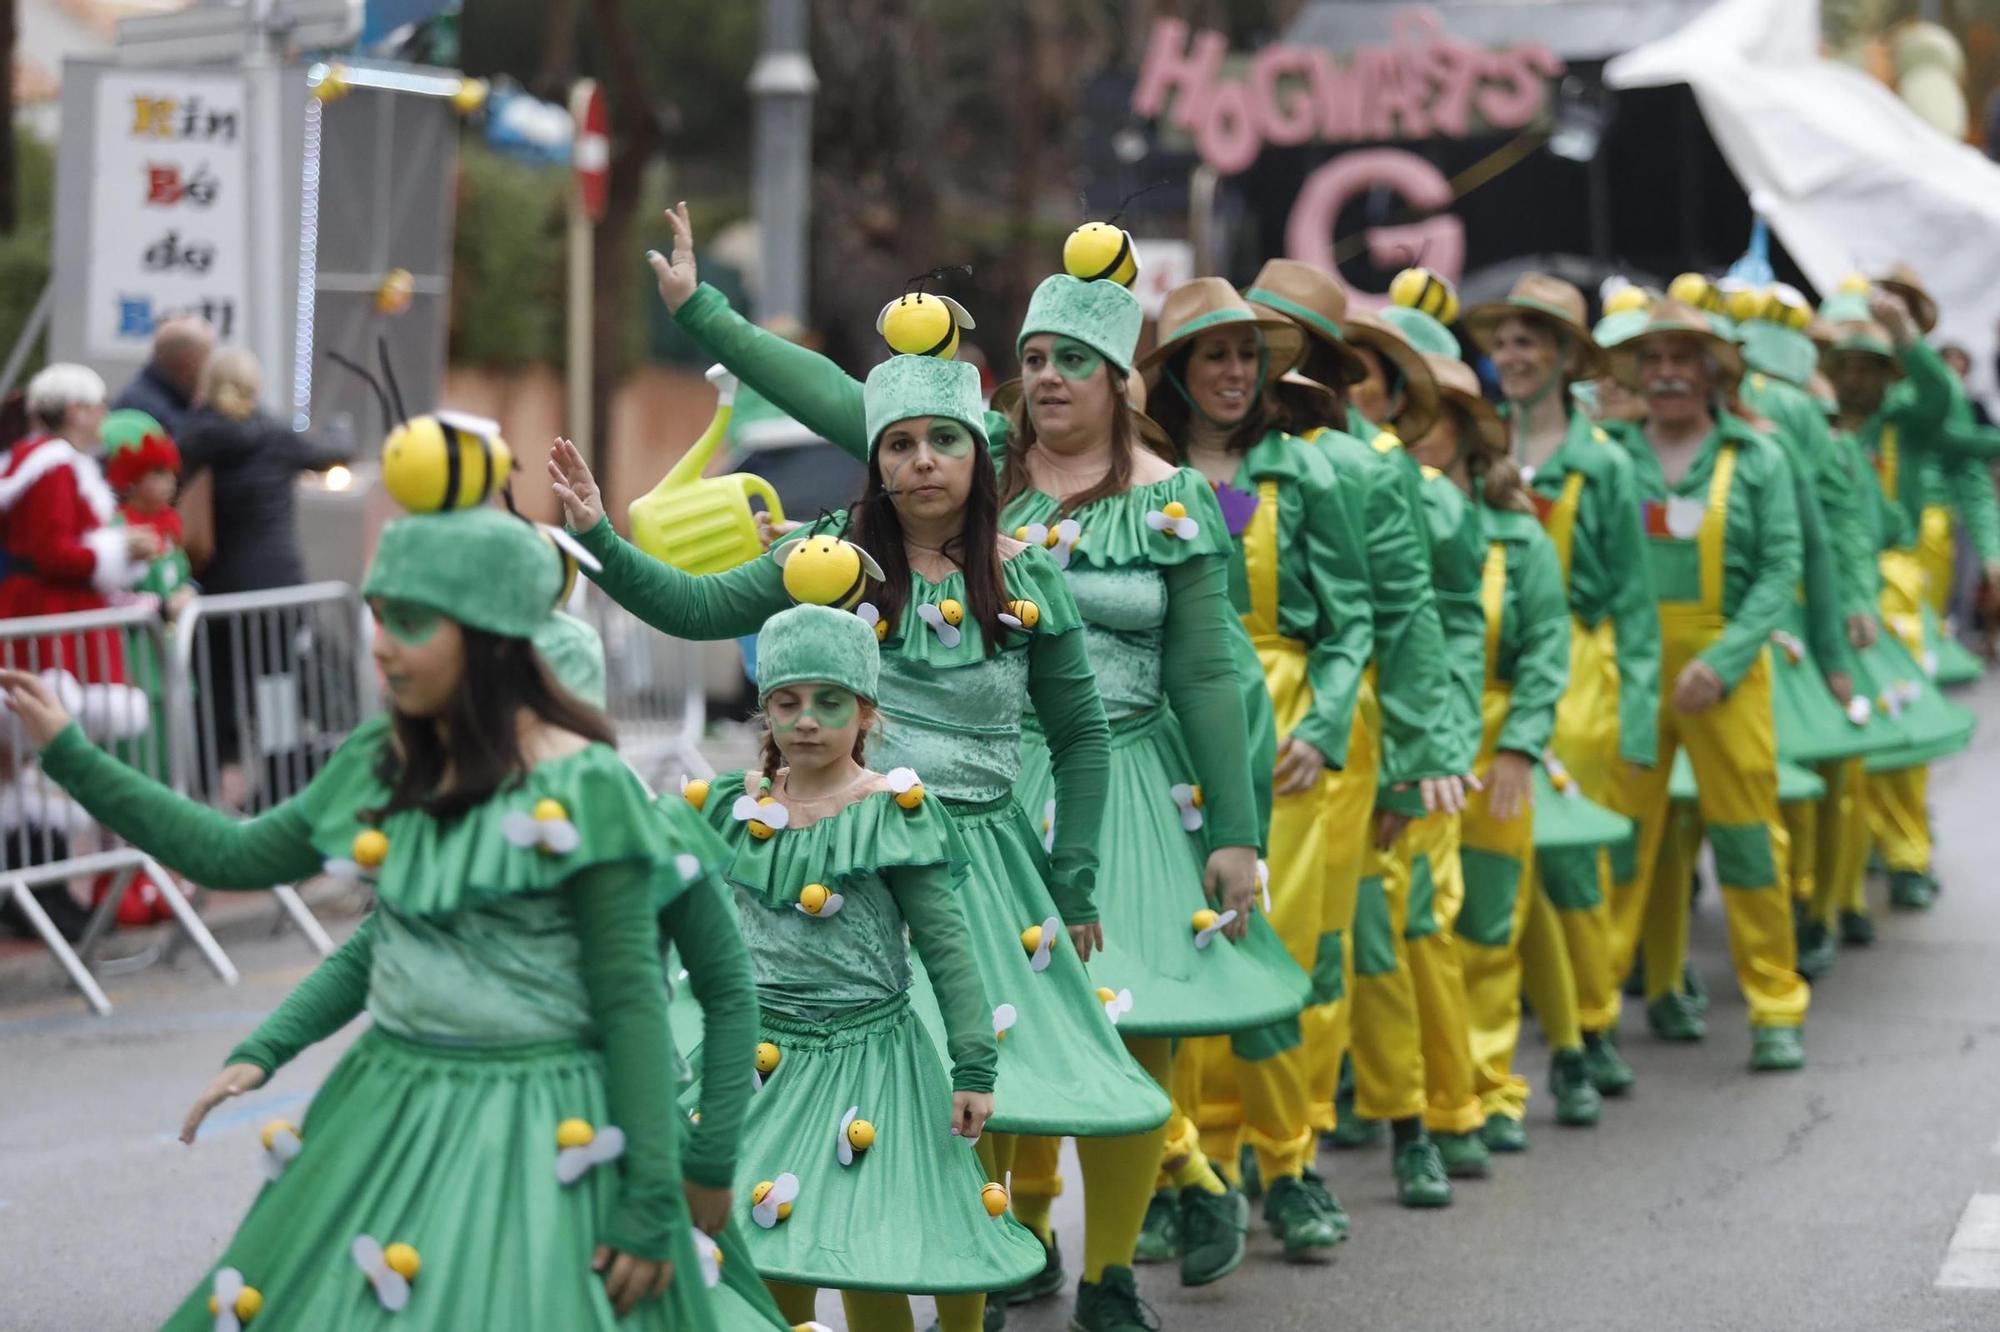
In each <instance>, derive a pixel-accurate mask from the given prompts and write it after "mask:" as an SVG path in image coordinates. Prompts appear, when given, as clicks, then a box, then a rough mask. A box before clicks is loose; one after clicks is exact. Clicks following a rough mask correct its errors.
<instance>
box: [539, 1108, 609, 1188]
mask: <svg viewBox="0 0 2000 1332" xmlns="http://www.w3.org/2000/svg"><path fill="white" fill-rule="evenodd" d="M624 1154H625V1131H624V1130H623V1129H621V1128H618V1127H617V1126H615V1125H612V1124H606V1125H605V1126H604V1127H603V1128H601V1129H600V1128H593V1127H592V1126H591V1123H590V1121H589V1120H587V1119H565V1120H564V1121H563V1122H562V1123H560V1124H558V1125H556V1182H557V1183H558V1184H561V1185H562V1186H563V1187H564V1188H568V1187H569V1186H570V1185H572V1184H574V1183H576V1182H577V1181H578V1180H580V1179H582V1178H583V1177H584V1176H585V1175H586V1174H588V1173H589V1172H590V1170H591V1169H592V1167H594V1166H600V1165H604V1164H605V1163H606V1162H610V1161H616V1160H617V1159H618V1158H619V1157H620V1156H623V1155H624Z"/></svg>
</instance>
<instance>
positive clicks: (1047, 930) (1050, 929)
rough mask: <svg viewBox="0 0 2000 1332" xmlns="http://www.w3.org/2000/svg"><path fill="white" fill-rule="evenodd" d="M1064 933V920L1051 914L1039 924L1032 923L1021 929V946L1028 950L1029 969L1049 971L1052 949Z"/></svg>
mask: <svg viewBox="0 0 2000 1332" xmlns="http://www.w3.org/2000/svg"><path fill="white" fill-rule="evenodd" d="M1061 933H1062V921H1061V920H1060V919H1058V918H1057V917H1055V916H1050V917H1048V918H1047V919H1046V920H1044V921H1043V922H1042V923H1041V924H1039V925H1030V926H1029V927H1028V928H1027V929H1025V930H1022V931H1021V947H1022V948H1024V949H1026V950H1027V952H1028V969H1029V970H1031V971H1047V970H1048V969H1049V958H1050V955H1051V950H1053V949H1054V948H1055V946H1056V939H1057V938H1058V937H1059V936H1060V935H1061Z"/></svg>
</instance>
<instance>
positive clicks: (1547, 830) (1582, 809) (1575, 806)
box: [1535, 763, 1632, 851]
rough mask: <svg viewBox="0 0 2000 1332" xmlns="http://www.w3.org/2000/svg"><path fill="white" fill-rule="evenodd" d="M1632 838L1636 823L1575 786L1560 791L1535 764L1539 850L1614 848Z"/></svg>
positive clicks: (1539, 766) (1536, 821) (1536, 843)
mask: <svg viewBox="0 0 2000 1332" xmlns="http://www.w3.org/2000/svg"><path fill="white" fill-rule="evenodd" d="M1631 835H1632V821H1631V820H1630V819H1628V818H1626V817H1625V816H1624V815H1622V814H1614V813H1612V812H1611V811H1610V810H1608V809H1606V808H1605V807H1604V806H1602V805H1600V804H1598V803H1597V802H1596V801H1594V800H1592V799H1591V798H1590V797H1588V796H1586V795H1584V794H1583V793H1582V792H1580V791H1578V790H1577V789H1576V787H1574V786H1571V787H1569V788H1568V789H1566V790H1561V791H1558V790H1557V789H1556V785H1555V783H1554V782H1552V781H1551V780H1549V775H1548V773H1547V772H1545V771H1543V769H1542V766H1541V764H1539V763H1538V764H1536V765H1535V850H1537V851H1562V850H1568V849H1571V848H1575V847H1585V846H1611V845H1614V844H1615V843H1618V842H1622V841H1624V840H1625V839H1626V838H1627V837H1630V836H1631Z"/></svg>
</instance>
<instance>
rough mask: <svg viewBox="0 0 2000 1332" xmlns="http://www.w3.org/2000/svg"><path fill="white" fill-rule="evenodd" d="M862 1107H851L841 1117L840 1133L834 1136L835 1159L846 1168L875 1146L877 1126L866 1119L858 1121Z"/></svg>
mask: <svg viewBox="0 0 2000 1332" xmlns="http://www.w3.org/2000/svg"><path fill="white" fill-rule="evenodd" d="M860 1112H861V1107H860V1106H858V1105H850V1106H848V1107H847V1113H846V1114H844V1115H842V1116H841V1117H840V1132H839V1133H837V1134H835V1135H834V1139H833V1158H834V1160H836V1161H838V1162H840V1163H841V1164H842V1165H844V1166H851V1165H853V1164H854V1162H855V1159H856V1158H857V1157H859V1156H860V1155H861V1154H862V1153H863V1152H865V1151H867V1150H868V1149H869V1148H870V1147H873V1146H874V1145H875V1126H874V1125H873V1124H871V1123H869V1122H868V1121H867V1120H865V1119H857V1118H856V1117H855V1116H856V1115H858V1114H860Z"/></svg>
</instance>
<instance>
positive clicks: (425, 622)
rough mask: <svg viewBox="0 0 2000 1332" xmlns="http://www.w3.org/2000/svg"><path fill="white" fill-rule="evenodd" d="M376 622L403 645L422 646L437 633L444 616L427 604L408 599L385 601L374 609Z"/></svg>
mask: <svg viewBox="0 0 2000 1332" xmlns="http://www.w3.org/2000/svg"><path fill="white" fill-rule="evenodd" d="M375 620H376V623H378V624H380V625H381V626H382V627H383V628H384V629H386V630H388V632H389V636H390V637H391V638H393V639H395V640H396V641H397V642H398V643H401V644H402V645H403V646H404V647H413V648H415V647H422V646H423V645H424V644H426V643H428V642H430V641H431V639H432V638H433V637H434V636H435V635H436V634H437V631H438V626H439V625H441V624H443V623H444V621H445V617H444V616H443V615H441V614H439V613H438V612H437V611H434V610H432V609H431V608H430V607H429V606H419V605H416V604H415V603H413V602H408V601H385V602H383V603H382V604H381V605H380V606H379V607H377V608H376V611H375Z"/></svg>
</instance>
